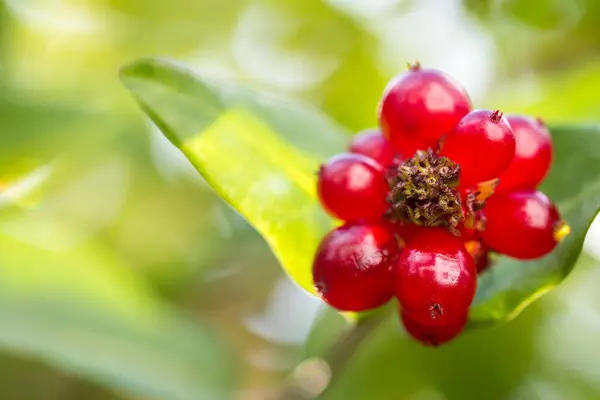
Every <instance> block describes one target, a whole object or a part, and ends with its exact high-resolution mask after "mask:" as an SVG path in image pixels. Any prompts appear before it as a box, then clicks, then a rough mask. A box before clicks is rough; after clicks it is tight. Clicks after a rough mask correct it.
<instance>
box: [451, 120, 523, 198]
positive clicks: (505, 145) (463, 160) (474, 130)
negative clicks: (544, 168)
mask: <svg viewBox="0 0 600 400" xmlns="http://www.w3.org/2000/svg"><path fill="white" fill-rule="evenodd" d="M441 154H442V155H443V156H446V157H448V158H450V159H451V160H452V161H454V162H456V163H457V164H459V165H460V185H461V186H463V187H469V186H473V185H475V184H477V183H479V182H484V181H489V180H490V179H494V178H497V177H499V176H500V175H501V174H502V173H503V172H504V171H506V169H507V168H508V166H509V165H510V162H511V161H512V159H513V157H514V155H515V136H514V134H513V131H512V129H511V127H510V125H509V124H508V121H507V120H506V118H504V117H503V116H502V113H501V112H500V111H498V110H496V111H491V110H475V111H471V112H470V113H469V114H467V115H465V116H464V117H463V118H462V119H461V120H460V122H459V123H458V125H457V127H456V130H455V132H454V133H453V134H450V135H449V136H448V137H447V138H446V140H445V141H444V144H443V148H442V153H441Z"/></svg>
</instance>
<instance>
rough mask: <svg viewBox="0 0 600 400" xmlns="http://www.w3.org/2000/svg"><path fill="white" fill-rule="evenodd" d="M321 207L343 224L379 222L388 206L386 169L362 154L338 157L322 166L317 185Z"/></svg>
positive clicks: (340, 155)
mask: <svg viewBox="0 0 600 400" xmlns="http://www.w3.org/2000/svg"><path fill="white" fill-rule="evenodd" d="M317 192H318V195H319V199H320V201H321V204H322V205H323V207H324V208H325V210H326V211H327V212H329V214H331V215H332V216H333V217H336V218H338V219H341V220H343V221H359V220H368V221H379V220H380V219H381V218H382V216H383V214H384V213H385V212H386V210H387V208H388V205H387V202H386V196H387V192H388V186H387V181H386V178H385V174H384V172H383V168H382V167H381V166H380V165H379V164H377V163H376V162H375V161H373V160H371V159H370V158H368V157H365V156H363V155H360V154H348V153H346V154H338V155H335V156H333V157H332V158H330V159H329V160H328V161H327V163H325V164H324V165H323V166H321V169H320V170H319V178H318V182H317Z"/></svg>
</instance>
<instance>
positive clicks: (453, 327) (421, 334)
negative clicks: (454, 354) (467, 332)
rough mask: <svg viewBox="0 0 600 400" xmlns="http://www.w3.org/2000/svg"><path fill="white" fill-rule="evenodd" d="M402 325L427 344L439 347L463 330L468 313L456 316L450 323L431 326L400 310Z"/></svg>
mask: <svg viewBox="0 0 600 400" xmlns="http://www.w3.org/2000/svg"><path fill="white" fill-rule="evenodd" d="M400 318H401V319H402V325H404V329H405V330H406V332H407V333H408V334H409V335H410V336H412V337H413V338H415V339H416V340H418V341H419V342H421V343H423V344H424V345H426V346H432V347H437V346H439V345H441V344H444V343H446V342H449V341H451V340H452V339H454V338H455V337H457V336H458V334H459V333H460V332H461V331H462V330H463V328H464V327H465V325H466V324H467V313H464V314H463V315H461V316H459V317H457V318H456V321H455V322H453V323H452V324H450V325H440V326H430V325H424V324H421V323H419V322H418V321H415V320H414V319H412V318H411V316H410V315H408V314H407V313H406V312H404V311H401V312H400Z"/></svg>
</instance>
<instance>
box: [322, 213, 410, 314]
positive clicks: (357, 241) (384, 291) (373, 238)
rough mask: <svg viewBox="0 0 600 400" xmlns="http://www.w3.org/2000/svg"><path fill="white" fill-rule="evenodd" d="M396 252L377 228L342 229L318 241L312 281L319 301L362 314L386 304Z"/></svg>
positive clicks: (389, 234) (391, 289)
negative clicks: (321, 299)
mask: <svg viewBox="0 0 600 400" xmlns="http://www.w3.org/2000/svg"><path fill="white" fill-rule="evenodd" d="M399 252H400V248H399V246H398V242H397V241H396V238H395V237H394V235H393V233H392V232H390V231H389V230H388V229H386V228H385V227H384V226H382V225H378V224H356V225H345V226H342V227H339V228H336V229H334V230H332V231H331V232H329V233H328V234H327V235H326V236H325V237H324V238H323V240H322V241H321V243H320V245H319V247H318V249H317V253H316V255H315V258H314V262H313V281H314V282H315V288H316V289H317V292H318V293H319V294H320V295H321V297H322V298H323V300H325V302H327V303H328V304H329V305H331V306H332V307H334V308H337V309H338V310H342V311H365V310H369V309H372V308H376V307H379V306H381V305H383V304H384V303H386V302H387V301H388V300H390V299H391V298H392V296H393V292H394V279H393V275H394V267H395V264H396V259H397V257H398V253H399Z"/></svg>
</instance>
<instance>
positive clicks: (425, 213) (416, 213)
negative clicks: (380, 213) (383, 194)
mask: <svg viewBox="0 0 600 400" xmlns="http://www.w3.org/2000/svg"><path fill="white" fill-rule="evenodd" d="M459 176H460V167H459V166H458V165H456V164H455V163H454V162H452V161H451V160H450V159H448V158H446V157H438V156H437V155H436V154H435V153H434V152H433V151H432V150H431V149H430V150H428V151H421V150H419V151H417V153H416V154H415V156H414V157H413V158H412V159H410V160H408V161H406V162H404V163H403V164H400V165H397V166H396V167H395V168H393V169H391V170H390V171H389V172H388V185H389V188H390V192H389V194H388V199H387V201H388V203H389V210H388V211H387V213H386V217H387V218H389V219H390V220H392V221H406V222H410V223H413V224H415V225H418V226H427V227H436V226H443V227H448V228H455V227H456V226H457V225H458V223H459V222H460V221H462V220H463V219H464V215H463V210H462V207H461V201H460V194H459V193H458V190H456V187H457V186H458V180H459Z"/></svg>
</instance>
